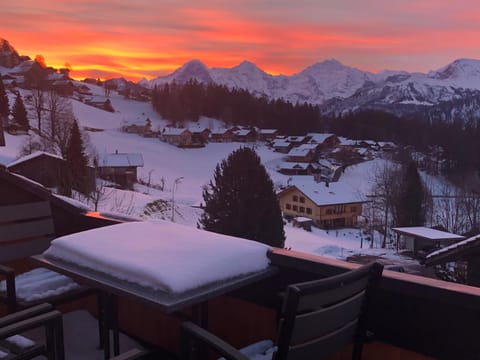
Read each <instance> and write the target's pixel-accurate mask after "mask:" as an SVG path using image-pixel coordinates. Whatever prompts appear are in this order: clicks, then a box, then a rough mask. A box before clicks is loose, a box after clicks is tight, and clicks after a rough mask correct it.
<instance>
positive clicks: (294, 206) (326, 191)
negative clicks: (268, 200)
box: [277, 185, 364, 229]
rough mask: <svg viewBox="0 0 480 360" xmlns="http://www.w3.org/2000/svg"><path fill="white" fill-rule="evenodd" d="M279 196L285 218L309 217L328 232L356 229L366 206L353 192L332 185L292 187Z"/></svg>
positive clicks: (281, 192)
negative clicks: (331, 230)
mask: <svg viewBox="0 0 480 360" xmlns="http://www.w3.org/2000/svg"><path fill="white" fill-rule="evenodd" d="M277 196H278V201H279V204H280V209H281V210H282V212H283V214H284V215H285V216H289V217H292V218H294V217H298V216H303V217H307V218H310V219H312V220H313V222H314V224H315V225H317V226H318V227H320V228H324V229H331V228H342V227H351V226H355V225H356V224H357V218H358V216H359V215H360V214H361V213H362V205H363V203H364V201H361V200H358V198H357V196H356V195H355V194H354V193H353V192H349V191H347V190H345V189H334V188H332V187H330V185H329V186H327V185H318V186H313V187H312V186H308V187H307V186H305V187H300V186H295V185H292V186H289V187H288V188H286V189H284V190H282V191H280V192H279V193H278V194H277Z"/></svg>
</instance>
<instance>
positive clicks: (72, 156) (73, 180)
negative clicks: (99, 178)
mask: <svg viewBox="0 0 480 360" xmlns="http://www.w3.org/2000/svg"><path fill="white" fill-rule="evenodd" d="M65 160H66V162H67V174H66V179H65V180H66V181H65V185H66V191H65V192H66V193H67V194H68V193H69V192H70V190H71V189H72V188H73V189H77V190H79V191H81V192H83V193H85V192H86V191H87V183H86V179H87V176H86V174H87V165H88V158H87V156H86V155H85V146H84V144H83V140H82V135H81V134H80V129H79V127H78V123H77V120H74V121H73V123H72V127H71V133H70V139H69V141H68V145H67V151H66V154H65Z"/></svg>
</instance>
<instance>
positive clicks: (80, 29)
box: [0, 0, 480, 80]
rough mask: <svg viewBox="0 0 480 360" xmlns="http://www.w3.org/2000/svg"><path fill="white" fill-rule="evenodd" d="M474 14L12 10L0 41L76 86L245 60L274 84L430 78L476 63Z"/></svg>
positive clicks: (106, 4) (418, 5) (129, 7)
mask: <svg viewBox="0 0 480 360" xmlns="http://www.w3.org/2000/svg"><path fill="white" fill-rule="evenodd" d="M459 2H460V3H462V4H459ZM475 4H476V3H474V2H473V0H458V1H457V2H456V3H455V4H453V2H450V1H447V0H435V1H433V0H425V1H422V2H413V1H408V2H397V3H388V4H387V3H385V2H383V1H380V0H365V1H364V2H352V1H348V0H337V1H335V2H334V3H329V4H328V6H327V5H325V4H324V2H321V1H319V2H312V1H309V0H299V1H298V2H276V3H275V4H274V5H272V3H271V2H265V3H263V2H258V1H253V0H243V1H240V0H231V1H229V2H228V3H227V2H225V3H224V2H219V1H215V0H207V1H205V2H202V6H201V7H199V6H198V5H197V6H196V5H195V4H193V5H192V4H184V2H170V1H168V2H167V1H164V0H158V1H155V2H152V1H149V0H137V1H136V2H131V1H129V0H110V1H107V0H103V1H102V0H100V1H96V0H95V1H94V0H83V1H75V2H58V1H53V0H45V1H43V2H41V3H38V1H34V0H16V1H15V4H14V5H7V4H2V12H0V24H1V28H2V29H0V36H1V37H4V38H6V39H7V40H9V41H10V42H11V43H12V45H13V46H15V47H16V48H17V50H18V51H19V53H21V54H26V55H29V56H34V55H35V54H43V55H44V57H45V61H46V63H47V65H49V66H54V67H64V66H65V63H68V64H71V68H72V72H71V75H72V76H74V77H76V78H81V77H85V76H88V77H97V76H101V77H112V76H119V75H124V76H125V77H127V78H129V79H131V80H138V79H140V78H142V77H147V78H152V77H155V76H158V75H164V74H167V73H169V72H171V71H173V70H174V69H176V68H177V67H179V66H180V65H182V64H183V63H185V62H186V61H188V60H191V59H193V58H196V59H200V60H202V61H203V62H204V63H205V64H206V65H207V66H210V67H231V66H234V65H236V64H238V63H240V62H241V61H243V60H250V61H252V62H254V63H256V64H257V65H258V66H260V67H261V68H263V69H264V70H266V71H267V72H271V73H276V74H277V73H284V74H291V73H295V72H298V71H301V70H302V69H303V68H305V67H306V66H308V65H310V64H312V63H314V62H317V61H320V60H323V59H325V58H337V59H339V60H340V61H342V62H344V63H346V64H347V65H351V66H356V67H360V68H362V69H365V70H381V69H383V68H385V67H389V68H403V69H405V70H417V71H418V70H421V71H426V70H429V69H431V68H434V67H436V66H440V65H444V64H446V63H447V62H448V61H451V60H453V59H455V58H458V57H477V58H480V49H479V48H478V38H479V37H480V29H479V27H478V20H479V19H480V12H479V11H477V10H476V9H477V6H476V5H475ZM462 5H463V6H462ZM467 5H468V6H467ZM459 9H460V10H459ZM461 9H468V10H461Z"/></svg>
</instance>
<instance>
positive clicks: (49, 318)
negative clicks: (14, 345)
mask: <svg viewBox="0 0 480 360" xmlns="http://www.w3.org/2000/svg"><path fill="white" fill-rule="evenodd" d="M61 319H62V313H61V312H60V311H57V310H53V311H50V312H47V313H43V314H40V315H37V316H33V317H31V318H28V319H24V320H20V321H18V322H15V323H13V324H9V325H7V326H3V327H0V339H5V338H7V337H10V336H13V335H16V334H18V333H22V332H24V331H27V330H31V329H35V328H37V327H40V326H44V325H47V324H50V323H53V322H54V321H61Z"/></svg>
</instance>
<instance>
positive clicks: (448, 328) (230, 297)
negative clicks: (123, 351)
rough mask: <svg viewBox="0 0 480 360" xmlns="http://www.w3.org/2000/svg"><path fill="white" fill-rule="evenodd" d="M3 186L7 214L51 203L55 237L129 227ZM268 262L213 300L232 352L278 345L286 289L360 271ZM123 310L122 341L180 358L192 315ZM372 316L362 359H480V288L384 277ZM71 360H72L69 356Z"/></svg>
mask: <svg viewBox="0 0 480 360" xmlns="http://www.w3.org/2000/svg"><path fill="white" fill-rule="evenodd" d="M0 170H1V169H0ZM0 182H1V184H0V205H2V206H14V205H16V204H25V203H28V202H32V201H37V202H38V201H46V202H48V203H49V204H50V205H51V207H52V216H53V218H54V222H55V223H56V224H59V226H58V233H56V234H55V235H56V236H61V235H66V234H68V233H71V232H74V233H75V232H78V231H83V230H87V229H92V228H97V227H102V226H105V225H111V224H115V223H117V222H121V221H124V220H120V219H112V218H108V217H105V216H102V215H100V214H92V213H88V212H86V211H85V209H81V208H77V207H76V206H75V205H74V204H71V203H65V202H64V201H63V200H62V199H60V198H58V197H55V196H53V195H52V194H50V193H49V192H46V191H44V190H42V189H41V188H40V187H38V185H36V184H34V183H30V182H28V181H26V180H25V179H23V178H19V177H11V176H10V174H6V173H5V172H3V173H2V172H1V171H0ZM13 190H14V191H13ZM0 237H1V236H0ZM1 246H2V245H1V243H0V247H1ZM1 251H2V250H0V253H1ZM269 260H270V263H271V265H273V266H274V267H276V268H277V269H278V271H276V272H275V274H274V275H272V276H270V277H268V278H264V279H262V280H259V281H257V282H254V283H252V284H249V285H247V286H244V287H241V288H239V289H237V290H234V291H231V292H228V293H226V294H223V295H220V296H216V297H214V298H212V299H210V300H208V303H207V309H208V328H209V330H210V331H211V332H213V333H214V334H216V335H218V336H220V337H221V338H223V339H224V340H226V341H227V342H229V343H230V344H232V345H233V346H235V347H238V348H240V347H243V346H246V345H247V344H250V343H253V342H256V341H259V340H262V339H274V338H275V336H276V329H277V315H278V310H279V307H280V303H281V297H280V296H279V294H281V293H282V291H284V289H285V287H286V286H287V285H288V284H292V283H298V282H302V281H307V280H313V279H318V278H325V277H329V276H332V275H335V274H339V273H342V272H345V271H348V270H351V269H354V268H356V267H358V265H356V264H352V263H347V262H344V261H339V260H333V259H329V258H325V257H321V256H315V255H310V254H305V253H300V252H296V251H291V250H284V249H273V250H272V251H271V252H270V253H269ZM2 263H3V264H4V265H8V266H11V267H12V268H14V269H15V271H16V272H17V273H19V272H23V271H26V270H29V269H31V268H32V267H35V266H36V265H35V263H33V262H32V261H31V260H30V259H29V258H27V257H25V258H20V259H16V260H8V259H3V260H2ZM118 306H119V312H118V319H119V327H120V330H121V331H122V332H123V333H125V334H127V335H129V336H131V337H132V338H134V339H136V340H138V341H140V343H141V344H146V345H147V346H149V347H155V348H162V349H164V350H165V351H166V352H168V353H170V354H172V356H175V354H178V353H179V351H180V339H179V334H180V325H181V323H182V321H183V319H185V318H189V317H191V316H192V315H194V314H193V312H194V309H193V308H188V307H187V308H185V309H182V310H181V311H180V313H176V314H174V315H172V314H170V315H166V314H164V313H163V312H161V311H156V310H155V309H154V308H152V307H151V306H149V304H146V303H143V302H139V301H135V300H134V299H132V298H129V297H120V298H119V304H118ZM59 309H60V310H61V311H62V312H63V313H64V314H66V313H68V312H70V311H72V310H76V309H86V310H88V311H89V312H90V313H91V314H93V315H95V316H96V315H97V302H96V299H95V296H93V295H91V296H88V297H83V298H80V299H77V300H75V301H72V302H69V303H66V304H63V305H61V306H60V307H59ZM372 309H373V311H372V312H371V313H370V317H369V329H370V330H371V331H372V332H373V333H374V340H373V341H372V342H371V343H369V344H367V345H366V346H365V348H364V351H363V357H362V358H363V359H372V360H373V359H392V360H396V359H413V360H415V359H419V360H420V359H477V358H480V342H479V341H478V329H479V324H480V289H479V288H476V287H471V286H466V285H461V284H454V283H448V282H444V281H440V280H434V279H430V278H424V277H419V276H415V275H410V274H405V273H397V272H393V271H389V270H384V272H383V276H382V279H381V281H380V284H379V288H378V289H377V290H376V292H375V293H374V294H373V298H372ZM6 311H7V309H6V307H5V306H3V305H2V306H0V315H4V314H5V313H6ZM350 351H351V350H350V349H348V348H346V349H343V350H342V351H340V352H339V353H338V354H336V355H334V356H333V357H332V359H348V358H350V356H351V353H350ZM66 358H67V359H69V354H68V353H67V357H66Z"/></svg>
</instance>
